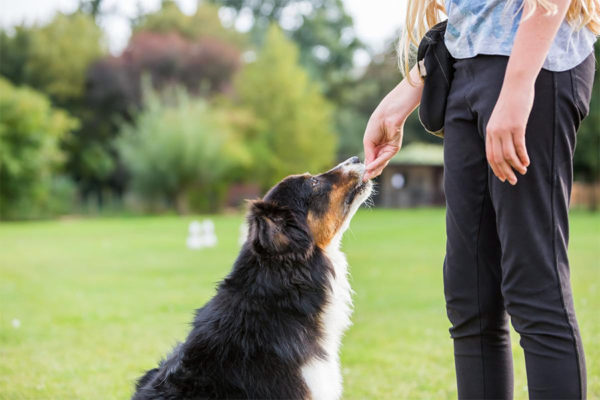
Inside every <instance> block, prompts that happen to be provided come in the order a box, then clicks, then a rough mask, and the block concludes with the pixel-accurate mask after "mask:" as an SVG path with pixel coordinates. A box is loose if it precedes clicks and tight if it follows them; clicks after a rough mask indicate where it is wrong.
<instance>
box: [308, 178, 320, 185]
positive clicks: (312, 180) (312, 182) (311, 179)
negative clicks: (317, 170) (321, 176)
mask: <svg viewBox="0 0 600 400" xmlns="http://www.w3.org/2000/svg"><path fill="white" fill-rule="evenodd" d="M319 183H320V182H319V180H318V179H317V178H315V177H314V176H313V177H312V178H310V186H311V187H313V188H315V187H317V186H319Z"/></svg>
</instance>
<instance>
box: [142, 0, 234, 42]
mask: <svg viewBox="0 0 600 400" xmlns="http://www.w3.org/2000/svg"><path fill="white" fill-rule="evenodd" d="M141 31H150V32H155V33H165V34H166V33H172V32H176V33H179V34H180V35H181V36H183V37H185V38H187V39H190V40H196V39H198V38H201V37H212V38H217V39H221V40H224V41H226V42H228V43H231V44H237V45H238V46H242V45H243V44H244V41H245V40H244V36H243V35H242V34H240V33H238V32H237V31H235V30H234V29H227V28H224V27H223V25H222V24H221V20H220V18H219V9H218V7H216V6H214V5H212V4H207V3H203V2H198V8H197V9H196V13H195V14H193V15H186V14H184V13H183V12H181V10H180V9H179V7H178V6H177V3H175V2H174V1H172V0H165V1H163V2H162V7H161V8H160V9H159V10H158V11H156V12H154V13H150V14H145V15H141V16H140V17H139V18H137V19H136V20H135V21H134V23H133V32H134V34H135V33H138V32H141Z"/></svg>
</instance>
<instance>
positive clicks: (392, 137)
mask: <svg viewBox="0 0 600 400" xmlns="http://www.w3.org/2000/svg"><path fill="white" fill-rule="evenodd" d="M410 74H411V75H410V76H411V80H412V81H413V82H416V84H415V86H412V85H411V84H409V83H408V81H407V79H403V80H402V82H400V83H399V84H398V86H396V87H395V88H394V89H392V91H391V92H389V93H388V94H387V96H385V98H384V99H383V100H382V101H381V103H379V105H378V106H377V108H376V109H375V111H374V112H373V114H372V115H371V118H369V123H368V124H367V128H366V131H365V136H364V139H363V145H364V148H365V165H366V173H365V176H364V178H363V179H364V180H365V181H366V180H368V179H371V178H374V177H376V176H377V175H379V174H381V171H383V169H384V168H385V167H386V165H387V164H388V162H389V161H390V159H391V158H392V157H393V156H394V155H395V154H396V153H397V152H398V150H400V146H402V135H403V128H404V122H405V121H406V118H408V116H409V115H410V113H412V112H413V111H414V109H415V108H417V106H418V105H419V102H420V101H421V94H422V93H423V83H422V81H421V77H420V76H419V72H418V70H417V67H416V66H415V67H413V69H412V70H411V71H410Z"/></svg>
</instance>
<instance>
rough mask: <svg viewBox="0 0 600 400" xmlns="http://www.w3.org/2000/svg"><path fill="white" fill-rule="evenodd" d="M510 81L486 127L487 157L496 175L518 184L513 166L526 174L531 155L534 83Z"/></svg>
mask: <svg viewBox="0 0 600 400" xmlns="http://www.w3.org/2000/svg"><path fill="white" fill-rule="evenodd" d="M525 87H526V88H527V89H524V88H523V85H514V86H513V85H510V83H509V82H508V81H505V85H504V86H503V87H502V91H501V93H500V96H499V97H498V101H497V102H496V106H495V107H494V110H493V111H492V115H491V117H490V120H489V121H488V124H487V127H486V135H485V150H486V157H487V160H488V163H489V164H490V167H491V168H492V171H493V172H494V175H496V176H497V177H498V179H500V180H501V181H502V182H504V181H506V180H508V182H509V183H510V184H511V185H516V184H517V176H516V175H515V173H514V171H513V169H514V170H515V171H517V172H519V173H520V174H521V175H525V173H526V172H527V167H528V166H529V156H528V155H527V148H526V146H525V129H526V127H527V120H528V119H529V114H530V113H531V107H532V106H533V97H534V87H533V84H531V85H526V86H525Z"/></svg>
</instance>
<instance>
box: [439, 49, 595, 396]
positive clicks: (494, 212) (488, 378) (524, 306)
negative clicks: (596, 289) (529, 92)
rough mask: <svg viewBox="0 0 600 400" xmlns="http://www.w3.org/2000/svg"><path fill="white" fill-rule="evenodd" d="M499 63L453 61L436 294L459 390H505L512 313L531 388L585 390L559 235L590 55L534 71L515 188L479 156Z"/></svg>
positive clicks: (564, 225) (565, 230)
mask: <svg viewBox="0 0 600 400" xmlns="http://www.w3.org/2000/svg"><path fill="white" fill-rule="evenodd" d="M507 61H508V58H507V57H503V56H476V57H474V58H470V59H463V60H459V61H457V62H456V65H455V76H454V80H453V82H452V87H451V90H450V94H449V98H448V105H447V110H446V121H445V129H444V131H445V137H444V164H445V172H444V173H445V177H444V187H445V192H446V198H447V212H446V227H447V228H446V229H447V248H446V257H445V261H444V292H445V297H446V306H447V313H448V318H449V319H450V322H451V324H452V327H451V328H450V334H451V337H452V338H453V341H454V355H455V364H456V377H457V383H458V396H459V398H461V399H510V398H512V396H513V371H512V354H511V347H510V337H509V326H508V320H509V316H510V320H511V322H512V325H513V326H514V328H515V330H516V331H517V332H518V333H519V334H520V338H521V340H520V344H521V346H522V348H523V349H524V351H525V361H526V367H527V382H528V387H529V396H530V398H536V399H538V398H540V399H541V398H545V399H580V398H585V396H586V370H585V359H584V354H583V347H582V344H581V338H580V335H579V328H578V326H577V321H576V319H575V310H574V308H573V297H572V294H571V286H570V282H569V261H568V259H567V242H568V238H569V223H568V210H569V197H570V193H571V185H572V181H573V167H572V166H573V152H574V149H575V139H576V132H577V129H578V127H579V124H580V122H581V120H582V119H583V118H584V117H585V115H587V113H588V111H589V101H590V97H591V91H592V82H593V77H594V67H595V62H594V57H593V55H590V56H589V57H588V58H587V59H586V60H585V61H584V62H583V63H581V64H580V65H578V66H577V67H575V68H573V69H572V70H569V71H564V72H551V71H547V70H542V71H541V72H540V74H539V76H538V79H537V81H536V84H535V101H534V105H533V110H532V112H531V115H530V117H529V122H528V125H527V131H526V144H527V150H528V153H529V157H530V160H531V165H530V167H529V168H528V172H527V174H526V175H525V176H520V175H517V176H518V183H517V185H516V186H514V187H513V186H511V185H510V184H509V183H502V182H500V180H498V179H497V178H496V177H495V176H494V174H493V172H492V170H491V169H490V167H489V165H488V163H487V160H486V155H485V127H486V125H487V122H488V120H489V117H490V115H491V112H492V110H493V107H494V105H495V103H496V100H497V98H498V95H499V93H500V88H501V86H502V81H503V77H504V72H505V69H506V64H507Z"/></svg>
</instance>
